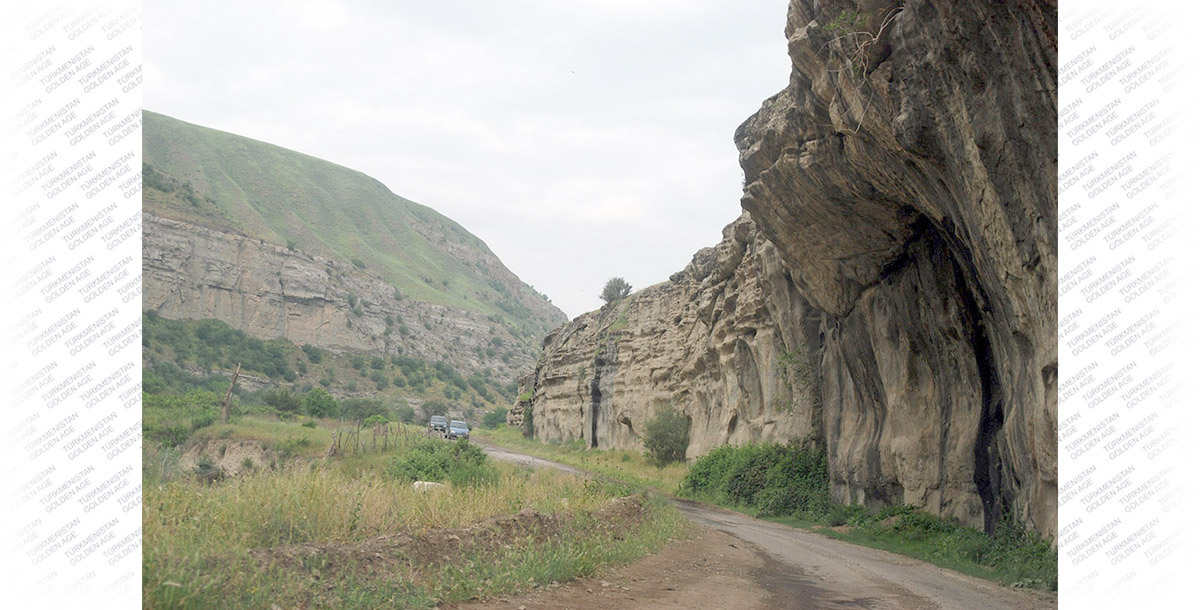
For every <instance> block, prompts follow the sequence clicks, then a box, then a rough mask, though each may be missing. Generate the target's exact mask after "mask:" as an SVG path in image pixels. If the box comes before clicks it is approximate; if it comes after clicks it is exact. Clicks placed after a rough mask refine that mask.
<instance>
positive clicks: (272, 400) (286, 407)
mask: <svg viewBox="0 0 1200 610" xmlns="http://www.w3.org/2000/svg"><path fill="white" fill-rule="evenodd" d="M263 402H265V403H267V405H268V406H271V407H275V408H276V409H277V410H279V411H284V412H287V413H299V412H300V397H299V396H296V395H295V394H292V391H291V390H289V389H287V388H283V387H280V388H275V389H274V390H270V391H268V392H267V394H266V396H264V397H263Z"/></svg>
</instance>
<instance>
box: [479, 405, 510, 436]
mask: <svg viewBox="0 0 1200 610" xmlns="http://www.w3.org/2000/svg"><path fill="white" fill-rule="evenodd" d="M507 420H508V409H505V408H504V407H496V408H495V409H492V410H491V411H488V414H487V415H484V416H483V427H484V428H487V429H488V430H495V429H496V428H499V427H500V426H502V425H503V424H504V422H505V421H507Z"/></svg>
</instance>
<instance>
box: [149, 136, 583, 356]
mask: <svg viewBox="0 0 1200 610" xmlns="http://www.w3.org/2000/svg"><path fill="white" fill-rule="evenodd" d="M143 128H144V129H143V149H144V162H145V165H146V167H145V168H144V169H145V171H144V174H146V177H145V182H146V185H147V188H146V194H145V199H144V204H145V206H146V209H147V210H148V211H149V212H151V213H154V214H161V215H163V216H167V217H171V218H175V219H178V220H184V221H189V222H196V223H199V224H201V225H204V226H213V227H215V228H219V229H222V230H234V231H237V232H240V233H243V234H245V235H249V236H253V237H256V238H259V239H262V240H264V241H268V242H272V243H276V244H279V245H280V246H287V247H289V248H293V249H295V250H299V251H301V252H305V253H309V254H315V255H318V256H322V257H326V258H331V259H334V260H338V261H341V262H344V263H347V264H352V263H353V262H354V261H357V264H355V267H360V268H365V269H367V270H369V271H370V272H371V273H375V274H378V275H380V276H382V277H383V278H384V279H386V280H387V281H388V282H390V283H392V284H393V285H394V286H395V287H396V288H398V289H399V291H400V292H401V293H402V295H403V296H404V297H405V298H412V299H416V300H420V301H426V302H430V303H438V304H442V305H448V306H451V307H456V308H460V309H467V310H473V311H479V312H484V313H487V314H492V315H495V316H498V317H500V318H503V319H505V320H506V321H507V322H508V323H509V325H511V326H512V327H513V328H515V329H516V330H518V331H519V333H520V335H521V336H523V337H525V338H526V339H528V340H530V341H540V340H541V338H542V337H543V336H544V335H545V334H546V333H547V332H549V331H550V330H551V329H552V328H554V327H555V326H557V325H558V324H561V323H562V322H565V321H566V317H565V316H564V315H563V314H562V313H561V312H559V311H558V310H557V309H555V308H554V307H553V306H551V305H549V304H548V303H546V301H545V299H543V298H542V296H541V295H540V294H538V293H537V292H536V291H535V290H533V289H532V288H531V287H529V286H527V285H525V284H522V283H520V282H519V280H517V278H516V277H515V276H511V277H509V279H508V280H506V281H498V280H503V279H504V278H502V277H498V276H497V275H496V273H495V269H494V268H493V267H494V265H493V264H492V263H495V264H499V261H498V260H496V258H495V255H494V254H492V252H491V251H490V250H489V249H488V247H487V245H486V244H484V243H483V241H481V240H480V239H479V238H477V237H475V236H474V235H472V234H471V233H469V232H468V231H467V230H466V229H464V228H463V227H462V226H460V225H459V224H458V223H456V222H454V221H453V220H450V219H449V218H447V217H445V216H443V215H441V214H439V213H438V212H436V211H434V210H433V209H431V208H428V207H426V206H423V205H420V204H417V203H414V202H412V201H409V200H407V199H404V198H403V197H400V196H398V195H395V194H394V193H392V192H391V191H389V190H388V189H387V187H385V186H384V185H383V184H381V183H380V182H379V181H377V180H375V179H373V178H371V177H369V176H367V175H365V174H363V173H361V172H358V171H354V170H351V169H348V168H345V167H342V166H339V165H336V164H333V163H330V162H328V161H324V160H321V159H317V158H315V157H311V156H309V155H305V154H302V153H298V152H295V151H291V150H287V149H285V148H281V147H278V146H274V145H271V144H267V143H264V142H259V141H255V140H251V139H248V138H243V137H240V136H237V135H234V134H229V133H225V132H221V131H217V130H214V129H208V128H204V127H200V126H197V125H192V124H189V123H185V122H183V121H179V120H176V119H173V118H170V117H167V116H164V115H160V114H156V113H153V112H145V113H144V116H143ZM162 189H170V192H167V191H164V190H162ZM462 251H465V252H466V253H465V254H462V253H460V252H462ZM480 261H483V262H480Z"/></svg>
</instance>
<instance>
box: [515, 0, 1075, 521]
mask: <svg viewBox="0 0 1200 610" xmlns="http://www.w3.org/2000/svg"><path fill="white" fill-rule="evenodd" d="M1056 11H1057V8H1056V5H1055V4H1054V3H1052V2H1051V3H1037V2H1011V3H989V2H955V3H946V2H930V1H909V2H904V3H900V2H877V1H869V2H849V1H829V2H812V1H803V2H801V1H793V2H792V3H791V6H790V7H789V12H788V23H787V28H786V33H787V37H788V48H789V54H790V55H791V58H792V66H793V69H792V73H791V77H790V80H789V84H788V86H787V88H786V89H784V90H783V91H782V92H780V93H779V94H777V95H776V96H774V97H773V98H771V99H769V100H767V101H766V102H765V103H764V105H763V107H762V109H761V110H760V111H759V112H758V113H757V114H755V115H754V116H753V117H751V118H750V119H749V120H748V121H746V123H744V124H743V125H742V126H741V127H740V128H739V129H738V130H737V133H736V136H735V139H736V141H737V144H738V147H739V150H740V151H741V163H742V167H743V169H744V171H745V174H746V182H747V186H746V189H745V195H744V197H743V200H742V206H743V208H744V209H745V210H746V211H747V212H748V213H749V216H750V217H751V218H752V220H753V222H752V223H751V222H747V221H746V220H745V219H743V220H739V222H738V223H735V224H734V225H732V226H731V227H730V229H729V230H727V232H726V237H725V240H723V241H722V244H721V245H720V246H718V248H717V249H716V250H714V251H702V252H701V253H700V254H698V255H697V257H696V260H695V261H693V263H692V265H691V266H689V268H688V270H686V271H685V272H684V273H683V274H680V275H678V276H677V277H676V278H673V280H672V282H670V283H669V284H666V285H662V286H658V287H654V288H651V289H647V290H646V291H643V292H642V293H640V294H639V295H637V296H636V297H635V298H633V299H632V300H631V301H630V302H629V303H628V304H626V305H621V306H620V307H627V311H626V310H620V311H619V310H618V307H611V308H608V309H605V310H601V311H600V312H597V313H595V314H589V315H587V316H583V317H581V318H578V319H576V320H575V321H574V322H572V323H571V324H570V325H569V326H567V327H566V328H564V329H563V330H561V331H559V332H558V333H557V334H555V335H552V336H551V337H549V338H548V339H547V343H546V351H545V353H544V355H543V359H542V360H541V361H540V363H539V368H538V372H537V376H536V379H535V382H534V389H535V392H534V396H533V403H532V404H533V409H534V413H535V418H534V421H535V424H537V426H538V434H539V436H541V437H543V438H567V437H575V438H578V437H583V438H586V439H588V440H589V444H590V445H592V446H598V447H607V446H634V445H636V444H637V441H636V433H637V431H638V429H639V428H638V426H639V423H640V422H644V421H645V420H647V419H648V418H649V417H650V416H651V415H652V412H651V409H652V408H653V406H654V405H656V404H659V403H663V402H671V403H673V404H675V405H676V406H680V407H682V408H684V410H685V411H686V412H687V413H688V414H689V415H690V416H691V418H692V434H693V442H692V446H691V447H690V448H689V452H688V454H689V456H693V455H697V454H699V453H702V452H703V451H705V450H707V449H708V448H710V447H712V446H714V445H716V444H719V443H724V442H742V441H746V440H757V439H787V438H801V437H803V436H805V435H807V434H809V433H810V432H814V433H815V434H816V435H818V436H820V437H821V438H823V439H824V440H825V441H826V443H827V447H828V452H829V463H830V470H831V479H832V485H833V489H834V493H835V496H836V498H837V499H838V500H840V501H842V502H860V503H865V504H867V505H868V506H871V505H876V506H877V505H880V504H884V503H896V502H905V503H910V504H915V505H917V506H919V507H921V508H923V509H925V510H929V511H931V512H934V513H937V514H941V515H946V516H952V517H955V518H957V519H959V520H960V521H962V522H965V523H968V524H973V525H976V526H978V527H983V528H985V529H990V528H991V527H993V526H994V525H995V524H996V523H997V522H998V521H999V520H1000V519H1002V518H1004V516H1005V515H1013V516H1015V517H1016V518H1017V519H1019V520H1020V521H1022V522H1023V523H1025V524H1026V525H1029V526H1032V527H1034V528H1035V529H1036V530H1037V531H1038V532H1040V533H1041V534H1043V535H1046V536H1053V535H1054V533H1055V529H1056V508H1057V506H1056V505H1057V443H1056V427H1057V390H1056V385H1057V337H1056V329H1057V315H1056V308H1057V299H1056V292H1057V275H1056V273H1057V249H1056V247H1057V210H1056V197H1055V188H1056V171H1057V163H1056V157H1057V144H1056V142H1057V140H1056V137H1057V135H1056V125H1055V117H1056V108H1057V95H1056V80H1057V51H1056V45H1057V40H1056V33H1055V32H1056V19H1057V14H1056ZM739 227H740V228H739ZM739 231H740V232H741V234H742V235H744V236H745V238H744V239H742V240H739V239H738V237H737V235H738V233H739ZM739 245H740V246H739ZM739 248H741V249H740V252H741V254H740V255H738V254H735V253H734V252H735V251H738V250H739ZM710 260H711V262H708V263H706V261H710ZM795 363H799V364H800V365H804V364H806V363H808V364H810V365H811V369H808V370H809V371H810V372H811V374H810V375H809V376H808V379H809V380H811V383H812V384H811V385H810V386H807V387H804V384H803V383H791V384H787V383H784V381H783V380H784V379H787V378H788V373H787V370H788V366H789V365H794V364H795ZM797 370H798V371H801V372H803V370H804V369H803V366H801V367H800V368H798V369H797ZM800 376H801V377H805V375H800ZM797 387H804V389H802V390H801V391H799V392H797V390H796V388H797ZM797 394H798V395H797ZM789 405H790V408H785V407H787V406H789Z"/></svg>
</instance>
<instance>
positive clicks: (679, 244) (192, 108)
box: [144, 0, 789, 317]
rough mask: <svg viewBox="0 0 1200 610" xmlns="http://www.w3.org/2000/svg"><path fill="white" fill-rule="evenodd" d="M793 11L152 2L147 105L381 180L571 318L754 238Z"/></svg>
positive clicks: (673, 2)
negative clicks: (746, 124) (751, 216)
mask: <svg viewBox="0 0 1200 610" xmlns="http://www.w3.org/2000/svg"><path fill="white" fill-rule="evenodd" d="M786 6H787V2H786V0H509V1H500V0H478V1H470V0H461V1H456V0H433V1H431V0H426V1H422V2H415V1H400V2H383V1H377V2H371V1H365V0H286V1H284V0H269V1H264V2H227V1H224V0H220V1H210V2H197V3H190V2H189V3H183V2H167V1H165V0H146V1H145V3H144V11H145V21H144V28H145V30H144V36H145V38H144V44H145V58H144V62H145V64H144V65H145V70H146V83H145V87H144V90H145V91H144V104H145V107H146V108H147V109H148V110H153V111H155V112H161V113H163V114H167V115H170V116H173V117H175V118H178V119H182V120H184V121H189V122H192V123H197V124H200V125H203V126H206V127H212V128H215V129H220V130H223V131H229V132H233V133H236V134H239V135H243V136H247V137H250V138H254V139H258V140H263V141H266V142H270V143H272V144H277V145H279V146H283V147H285V148H290V149H293V150H297V151H300V152H303V153H306V154H310V155H313V156H316V157H320V158H322V159H326V160H328V161H332V162H334V163H338V164H341V165H345V166H347V167H350V168H353V169H356V170H359V171H362V172H364V173H366V174H368V175H370V176H372V177H374V178H376V179H378V180H380V181H381V182H383V183H384V184H385V185H387V187H388V188H389V189H391V190H392V191H393V192H395V193H396V194H398V195H400V196H403V197H406V198H408V199H411V200H413V201H416V202H418V203H421V204H424V205H427V206H430V207H432V208H434V209H436V210H438V211H439V212H441V213H443V214H445V215H447V216H449V217H450V218H452V219H454V220H455V221H457V222H459V223H460V224H462V225H463V226H464V227H466V228H467V230H469V231H471V232H472V233H474V234H475V235H477V236H479V237H480V238H481V239H483V240H484V241H485V242H487V244H488V245H489V246H490V247H491V249H492V251H493V252H495V253H496V254H497V255H498V256H499V257H500V259H501V260H502V261H503V262H504V264H505V265H507V266H508V268H509V269H511V270H512V271H513V272H514V273H516V274H517V275H518V276H520V277H521V279H522V280H524V281H525V282H526V283H528V284H531V285H532V286H533V287H534V288H536V289H537V290H539V291H541V292H543V293H546V294H547V295H548V296H549V297H550V298H551V300H552V301H553V302H554V304H555V305H557V306H558V307H559V308H560V309H562V310H563V311H565V312H566V313H567V315H569V316H571V317H574V316H576V315H579V314H581V313H584V312H586V311H591V310H593V309H596V308H598V307H599V306H600V305H601V304H602V302H601V301H600V299H599V296H598V295H599V294H600V289H601V288H602V287H603V284H604V282H605V281H606V280H607V279H608V278H610V277H612V276H621V277H624V278H625V279H626V280H628V281H629V282H630V283H631V284H633V286H634V289H635V290H637V289H640V288H644V287H646V286H648V285H651V284H655V283H658V282H661V281H665V280H666V279H667V278H668V277H669V276H670V274H671V273H674V272H675V271H678V270H680V269H682V268H683V267H684V266H685V265H686V264H687V263H688V261H690V260H691V256H692V254H693V253H694V252H695V251H696V250H698V249H700V248H703V247H706V246H712V245H715V244H716V243H717V241H718V240H719V239H720V231H721V228H722V227H724V226H725V225H726V224H728V223H729V222H731V221H733V220H734V219H735V218H737V216H738V214H739V213H740V206H739V204H738V201H739V198H740V196H741V182H742V174H741V170H740V168H739V167H738V164H737V149H736V148H735V147H734V145H733V131H734V129H735V128H736V127H737V126H738V125H739V124H740V123H741V122H742V121H743V120H745V119H746V117H748V116H750V115H751V114H752V113H754V112H755V111H756V110H757V109H758V108H759V106H760V105H761V103H762V101H763V100H764V99H766V98H767V97H769V96H771V95H773V94H774V93H776V92H777V91H779V90H780V89H782V88H783V87H784V85H785V84H786V83H787V77H788V69H789V63H788V58H787V45H786V40H785V39H784V35H783V28H784V22H785V18H786Z"/></svg>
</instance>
